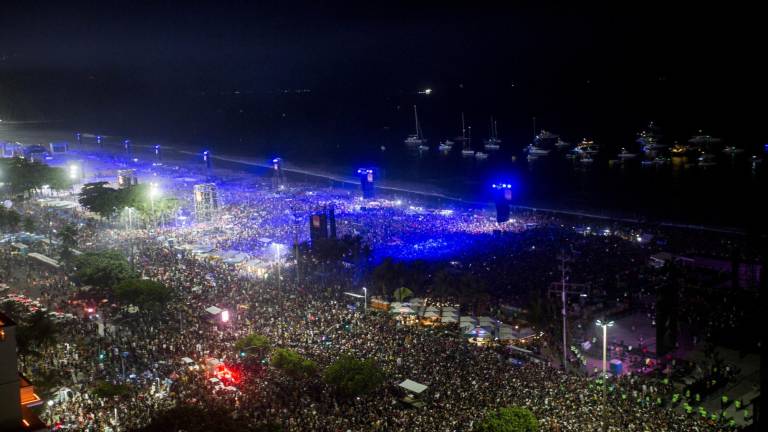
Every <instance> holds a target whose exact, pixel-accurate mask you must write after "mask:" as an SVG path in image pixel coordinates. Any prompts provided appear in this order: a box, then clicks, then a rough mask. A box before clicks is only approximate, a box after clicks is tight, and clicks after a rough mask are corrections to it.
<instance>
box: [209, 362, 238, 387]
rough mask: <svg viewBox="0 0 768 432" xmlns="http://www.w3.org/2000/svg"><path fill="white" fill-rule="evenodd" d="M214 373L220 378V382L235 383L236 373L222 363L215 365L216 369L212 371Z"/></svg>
mask: <svg viewBox="0 0 768 432" xmlns="http://www.w3.org/2000/svg"><path fill="white" fill-rule="evenodd" d="M214 375H216V378H218V379H220V380H221V381H222V382H225V383H227V384H237V375H236V374H235V372H233V371H232V370H230V369H229V368H227V367H226V366H225V365H223V364H220V365H218V366H216V371H215V372H214Z"/></svg>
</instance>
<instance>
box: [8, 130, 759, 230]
mask: <svg viewBox="0 0 768 432" xmlns="http://www.w3.org/2000/svg"><path fill="white" fill-rule="evenodd" d="M0 125H2V124H0ZM0 132H5V131H2V130H1V129H0ZM7 133H13V134H15V135H19V137H17V139H18V138H21V139H22V140H23V141H26V140H27V139H26V138H24V137H23V136H24V135H30V134H31V135H33V136H36V138H37V139H35V140H39V139H40V138H41V136H45V137H47V140H48V141H55V140H61V139H64V140H67V141H71V138H70V137H69V136H68V135H71V134H68V133H66V132H65V131H60V130H19V131H8V132H7ZM82 134H83V136H84V137H87V136H94V134H92V133H90V132H82ZM62 136H66V138H63V137H62ZM104 136H105V135H104ZM6 139H8V137H6ZM161 141H162V140H161ZM166 142H167V141H166ZM133 146H134V147H135V148H142V149H151V148H152V147H153V146H152V145H150V144H133ZM81 147H82V148H83V149H85V150H87V151H94V152H104V153H112V154H114V153H115V152H114V151H112V150H110V149H107V148H94V147H93V146H92V145H90V144H87V143H81ZM163 148H164V149H168V150H170V151H174V152H176V153H179V154H183V155H186V156H197V155H199V154H200V153H199V152H196V151H192V150H190V148H189V147H188V146H184V145H183V144H179V143H172V144H163ZM211 157H212V158H213V159H216V160H220V161H223V162H228V163H232V164H238V165H245V166H251V167H258V168H264V169H269V168H271V165H270V164H267V163H264V162H257V160H267V158H258V157H255V156H235V155H232V154H222V155H217V154H213V155H211ZM283 170H284V171H286V172H288V173H293V174H298V175H303V176H308V177H315V178H320V179H326V180H330V181H334V182H338V183H343V184H346V185H350V186H353V185H357V183H358V182H357V180H356V179H355V178H354V177H345V176H343V175H338V174H335V173H332V172H328V171H319V170H316V169H311V168H306V167H301V166H296V165H294V164H288V165H287V166H284V168H283ZM382 183H383V184H382ZM375 187H376V189H380V190H383V191H389V192H396V193H397V192H399V193H405V194H412V195H417V196H421V197H425V198H431V199H440V200H446V201H451V202H455V203H461V204H463V205H469V206H474V207H477V208H486V209H487V208H489V207H492V203H490V202H479V201H473V200H468V199H465V198H461V197H457V196H452V195H449V194H446V193H445V192H443V191H429V190H424V189H416V188H414V187H413V185H402V184H401V185H396V184H392V182H391V181H379V182H377V184H376V186H375ZM510 207H511V208H513V209H517V210H526V211H533V212H544V213H550V214H554V215H563V216H568V217H583V218H589V219H598V220H607V221H616V222H621V223H630V224H638V225H643V224H647V223H649V222H647V221H643V220H639V219H634V218H630V217H623V216H620V215H616V214H615V212H612V211H610V210H606V213H609V214H598V213H596V212H594V211H588V210H587V211H579V210H572V209H558V208H551V207H548V206H531V205H511V206H510ZM610 213H614V214H610ZM652 224H654V225H658V226H661V227H667V228H677V229H686V230H695V231H707V232H716V233H720V234H730V235H740V236H743V235H745V232H744V230H742V229H739V228H735V227H725V226H711V225H700V224H686V223H683V222H676V221H669V220H662V221H656V222H652Z"/></svg>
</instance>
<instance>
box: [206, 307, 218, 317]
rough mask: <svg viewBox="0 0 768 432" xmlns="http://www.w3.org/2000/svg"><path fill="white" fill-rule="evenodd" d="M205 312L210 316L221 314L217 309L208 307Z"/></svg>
mask: <svg viewBox="0 0 768 432" xmlns="http://www.w3.org/2000/svg"><path fill="white" fill-rule="evenodd" d="M205 311H206V312H208V313H209V314H211V315H218V314H220V313H221V309H219V308H217V307H216V306H209V307H207V308H206V309H205Z"/></svg>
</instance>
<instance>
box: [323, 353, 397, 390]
mask: <svg viewBox="0 0 768 432" xmlns="http://www.w3.org/2000/svg"><path fill="white" fill-rule="evenodd" d="M323 378H324V380H325V382H326V383H327V384H328V385H330V386H331V387H333V388H334V389H335V390H336V392H337V394H338V395H339V396H342V397H354V396H359V395H362V394H365V393H369V392H371V391H373V390H375V389H376V388H377V387H379V386H380V385H381V384H382V383H383V382H384V372H382V370H381V369H379V368H378V366H376V364H375V363H374V361H373V360H370V359H369V360H358V359H356V358H354V357H351V356H347V355H344V356H341V357H340V358H339V359H338V360H336V361H335V362H333V364H331V365H330V366H328V368H327V369H326V370H325V374H324V377H323Z"/></svg>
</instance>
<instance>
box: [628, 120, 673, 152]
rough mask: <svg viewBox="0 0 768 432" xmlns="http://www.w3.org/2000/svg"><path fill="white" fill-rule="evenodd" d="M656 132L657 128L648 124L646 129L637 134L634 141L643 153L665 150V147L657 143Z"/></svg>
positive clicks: (657, 135) (657, 136)
mask: <svg viewBox="0 0 768 432" xmlns="http://www.w3.org/2000/svg"><path fill="white" fill-rule="evenodd" d="M658 130H659V129H658V127H656V125H655V124H654V123H653V122H650V123H649V124H648V128H647V129H645V130H643V131H641V132H640V133H639V134H638V136H637V140H636V141H637V143H638V144H640V145H641V146H642V149H643V151H644V152H655V151H658V150H661V149H664V148H667V146H666V145H664V144H661V143H659V133H658Z"/></svg>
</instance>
